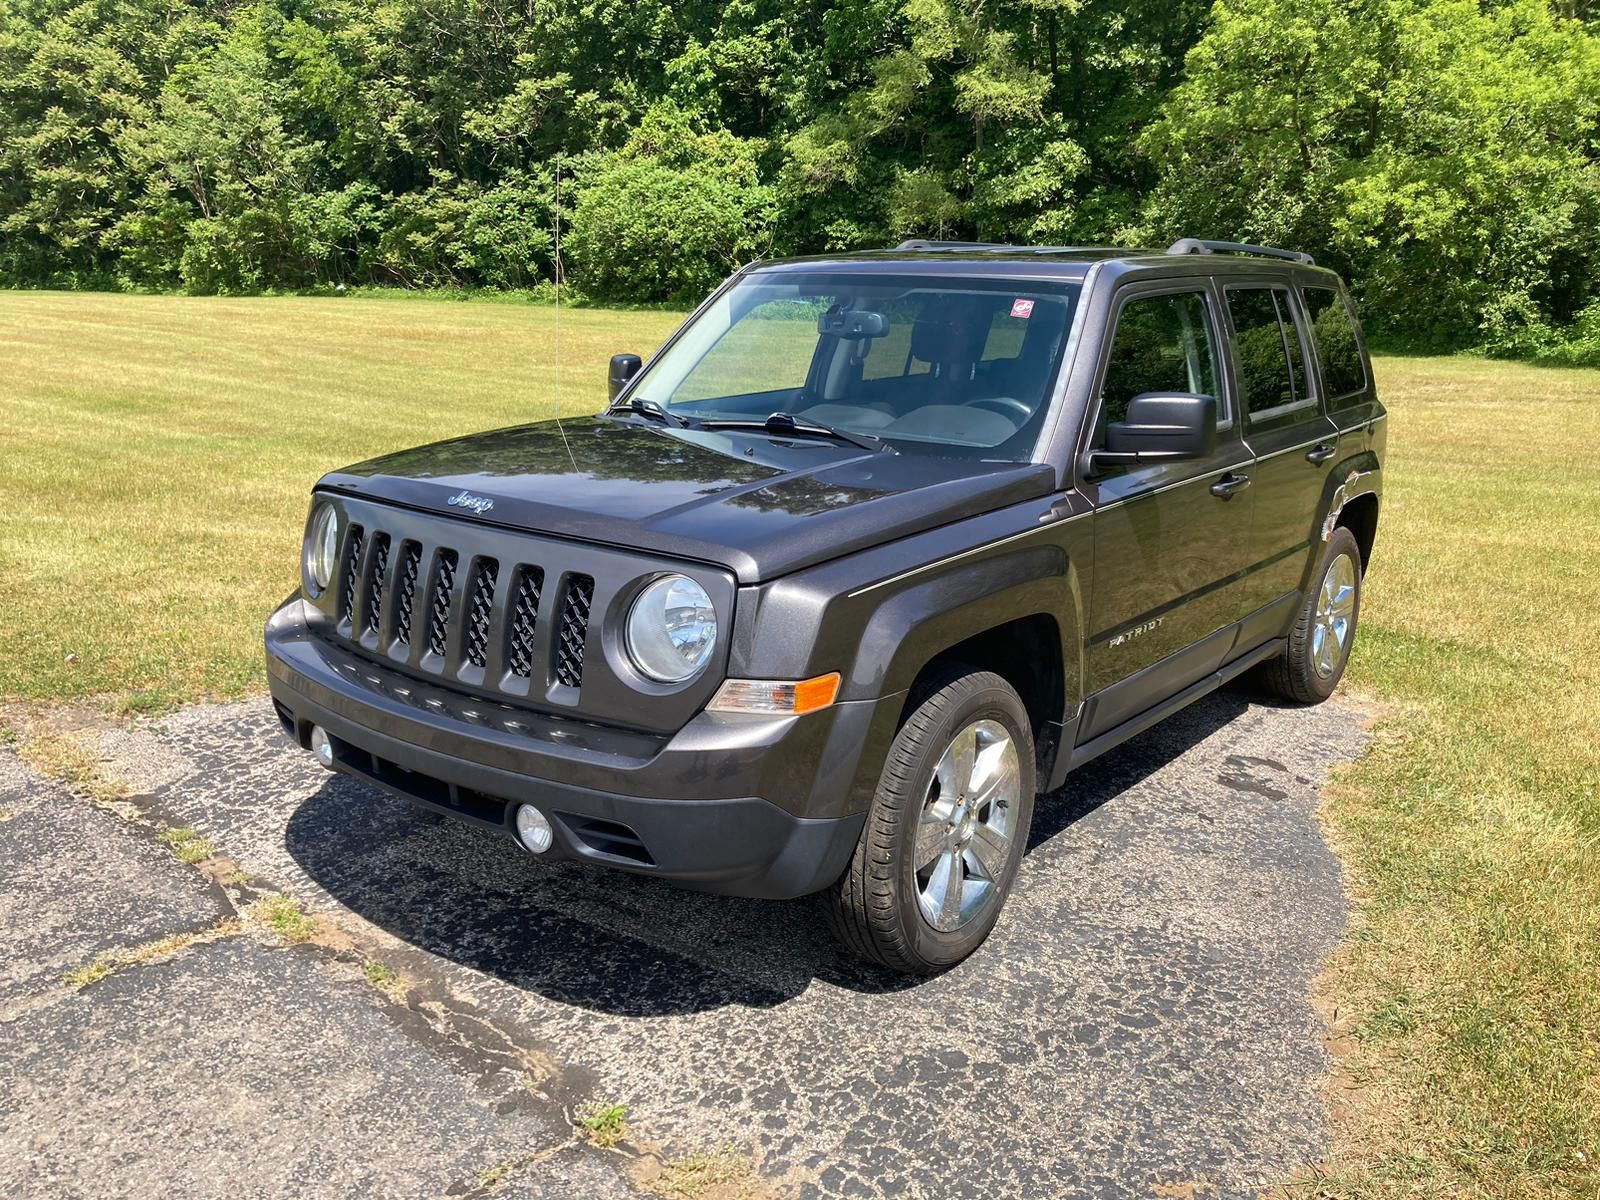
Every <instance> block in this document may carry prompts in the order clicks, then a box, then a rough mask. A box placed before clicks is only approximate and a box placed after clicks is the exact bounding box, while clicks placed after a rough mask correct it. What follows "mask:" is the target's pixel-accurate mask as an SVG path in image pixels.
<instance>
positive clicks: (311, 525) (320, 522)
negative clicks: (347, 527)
mask: <svg viewBox="0 0 1600 1200" xmlns="http://www.w3.org/2000/svg"><path fill="white" fill-rule="evenodd" d="M343 533H344V530H343V529H342V528H341V525H340V514H339V509H338V506H337V505H335V504H333V503H331V502H330V501H327V500H317V501H315V502H314V503H313V504H312V506H311V515H310V516H309V517H308V518H307V519H306V534H305V543H304V545H303V546H302V547H301V552H300V578H301V581H302V583H303V584H304V586H305V589H306V594H307V595H308V596H310V597H311V598H312V599H317V598H318V597H320V596H322V595H323V593H325V592H326V591H327V590H328V589H329V588H330V587H332V586H333V581H334V577H335V576H336V575H337V574H338V571H339V541H340V538H341V536H342V534H343ZM320 567H326V576H327V577H326V578H320V579H319V578H318V573H319V568H320Z"/></svg>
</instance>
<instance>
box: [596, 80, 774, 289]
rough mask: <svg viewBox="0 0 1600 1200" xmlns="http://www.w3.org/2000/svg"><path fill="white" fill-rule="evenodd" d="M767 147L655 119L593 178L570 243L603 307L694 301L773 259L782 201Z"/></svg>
mask: <svg viewBox="0 0 1600 1200" xmlns="http://www.w3.org/2000/svg"><path fill="white" fill-rule="evenodd" d="M760 148H761V147H760V144H759V143H755V142H747V141H741V140H740V139H738V138H735V137H733V136H732V135H731V134H728V133H725V132H720V131H719V132H715V133H701V132H698V131H696V130H695V129H694V128H693V127H692V125H691V123H690V121H689V120H688V118H687V117H685V116H684V115H683V114H682V113H680V112H678V111H677V110H676V109H671V108H662V109H657V110H653V111H652V112H650V113H649V114H647V115H646V117H645V119H644V121H643V122H642V124H641V126H640V128H639V129H638V130H637V131H636V132H635V133H634V135H633V137H631V138H630V139H629V141H628V144H627V145H626V146H624V147H623V149H622V150H620V151H619V152H617V153H616V154H614V155H612V156H610V157H608V158H606V159H604V160H602V161H601V162H600V163H599V165H598V166H597V167H595V168H594V169H593V170H592V172H591V173H589V174H588V175H587V176H586V178H584V179H583V180H581V181H580V182H581V185H582V186H581V191H580V193H579V196H578V202H577V206H576V209H575V211H574V212H573V215H572V230H571V235H570V237H569V239H568V241H567V243H566V245H565V249H566V251H567V252H568V253H569V254H570V258H571V271H572V278H573V281H574V282H575V283H577V284H578V285H579V287H580V288H582V290H583V291H584V293H585V294H586V295H590V296H594V297H596V298H597V299H617V300H636V301H649V300H669V301H677V302H679V303H692V302H694V301H697V300H699V299H700V298H701V297H702V296H704V295H705V293H706V292H707V291H708V290H709V289H710V288H712V287H714V286H715V285H716V284H717V283H719V282H721V280H722V279H723V278H724V277H726V276H727V275H728V274H729V273H730V272H731V271H733V270H734V269H735V268H737V267H739V266H740V265H741V264H743V263H745V262H748V261H749V260H750V259H753V258H757V257H760V256H761V254H763V253H764V252H766V249H767V245H768V238H769V236H770V231H771V224H772V207H773V198H772V191H771V189H770V188H768V187H766V186H764V185H763V184H762V183H761V182H760V175H759V172H758V171H757V167H756V156H757V154H758V153H759V151H760Z"/></svg>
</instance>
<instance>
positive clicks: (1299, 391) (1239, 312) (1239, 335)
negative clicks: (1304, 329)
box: [1228, 288, 1311, 415]
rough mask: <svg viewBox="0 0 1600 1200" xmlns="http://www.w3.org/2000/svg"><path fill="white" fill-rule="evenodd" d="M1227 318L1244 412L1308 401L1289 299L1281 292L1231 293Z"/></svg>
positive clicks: (1233, 290) (1248, 290) (1238, 290)
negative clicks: (1230, 330) (1235, 357)
mask: <svg viewBox="0 0 1600 1200" xmlns="http://www.w3.org/2000/svg"><path fill="white" fill-rule="evenodd" d="M1228 315H1229V316H1230V317H1231V318H1232V319H1233V332H1234V338H1233V344H1234V353H1235V354H1236V355H1237V356H1238V361H1239V390H1240V391H1241V392H1242V393H1243V406H1244V410H1245V412H1247V413H1250V414H1252V415H1258V414H1261V413H1265V412H1270V411H1271V410H1273V409H1278V408H1287V407H1289V406H1291V405H1293V404H1295V403H1296V402H1297V401H1301V400H1308V399H1310V395H1311V394H1310V392H1309V391H1308V390H1307V388H1306V370H1305V363H1304V362H1303V361H1302V359H1301V357H1300V336H1299V334H1298V333H1297V332H1296V331H1295V325H1294V315H1293V312H1292V311H1291V309H1290V307H1289V293H1287V292H1285V291H1283V290H1281V289H1279V288H1229V289H1228Z"/></svg>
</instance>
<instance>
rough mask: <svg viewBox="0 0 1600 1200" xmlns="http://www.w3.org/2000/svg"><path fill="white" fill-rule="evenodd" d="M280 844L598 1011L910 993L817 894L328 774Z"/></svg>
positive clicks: (444, 936) (1203, 730)
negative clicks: (534, 847)
mask: <svg viewBox="0 0 1600 1200" xmlns="http://www.w3.org/2000/svg"><path fill="white" fill-rule="evenodd" d="M1251 699H1253V697H1250V696H1248V695H1246V694H1243V693H1240V692H1236V691H1234V690H1231V689H1225V690H1224V691H1222V692H1219V693H1217V694H1215V695H1213V696H1210V697H1208V698H1206V699H1205V700H1202V701H1200V702H1198V703H1196V704H1194V705H1193V706H1191V707H1190V708H1188V709H1187V710H1185V711H1184V712H1182V713H1179V714H1177V715H1176V716H1174V717H1172V718H1170V719H1168V720H1167V721H1164V722H1162V723H1161V724H1160V725H1157V726H1156V727H1155V728H1153V729H1151V730H1149V731H1147V732H1145V733H1143V734H1141V735H1140V736H1139V737H1137V738H1135V739H1133V740H1132V741H1130V742H1128V743H1127V744H1126V745H1124V746H1121V747H1119V748H1117V749H1116V750H1114V751H1112V752H1111V753H1109V754H1107V755H1105V756H1104V757H1102V758H1100V759H1098V760H1096V761H1095V762H1093V763H1091V764H1089V765H1087V766H1086V767H1084V768H1082V769H1081V770H1079V771H1077V772H1075V773H1074V774H1073V775H1072V776H1070V777H1069V779H1068V782H1067V785H1066V786H1065V787H1064V788H1062V789H1060V790H1059V791H1058V792H1056V793H1054V794H1052V795H1049V796H1042V797H1040V798H1039V801H1038V803H1037V805H1036V807H1035V812H1034V822H1033V831H1032V834H1031V836H1030V838H1029V843H1028V849H1029V850H1030V851H1032V850H1033V849H1035V848H1036V847H1038V846H1039V845H1041V844H1042V843H1044V842H1046V841H1048V840H1049V839H1051V838H1053V837H1056V836H1057V835H1059V834H1061V833H1062V832H1064V831H1065V830H1067V829H1069V828H1071V826H1072V825H1074V824H1075V823H1076V822H1078V821H1080V820H1082V819H1083V818H1084V817H1086V816H1088V815H1089V814H1091V813H1093V812H1094V811H1095V810H1096V809H1099V808H1100V807H1102V806H1103V805H1105V804H1107V803H1108V802H1110V801H1112V800H1114V799H1115V798H1116V797H1117V796H1118V795H1119V794H1121V793H1122V792H1124V791H1126V790H1127V789H1128V788H1131V787H1133V786H1135V785H1136V784H1138V783H1140V782H1141V781H1142V780H1144V779H1145V778H1147V777H1148V776H1149V775H1151V774H1152V773H1153V772H1155V771H1157V770H1159V769H1160V768H1162V767H1164V766H1166V765H1167V764H1169V763H1171V762H1172V761H1174V760H1175V759H1178V758H1179V757H1181V756H1182V755H1183V754H1185V753H1186V752H1187V751H1188V750H1190V749H1191V748H1192V747H1194V746H1195V745H1197V744H1198V743H1200V742H1201V741H1203V740H1205V739H1206V738H1208V737H1210V736H1211V735H1212V734H1214V733H1216V732H1217V731H1219V730H1220V729H1222V728H1224V727H1225V726H1227V725H1228V724H1229V723H1230V722H1231V721H1233V720H1234V719H1235V718H1237V717H1239V716H1240V715H1242V714H1243V713H1244V712H1246V711H1247V709H1248V707H1249V701H1250V700H1251ZM285 837H286V843H287V849H288V851H289V853H290V855H291V856H292V857H293V858H294V859H295V861H296V862H297V863H298V864H299V865H300V866H301V868H302V869H304V870H305V872H306V873H307V875H308V876H309V877H310V878H311V879H312V880H313V881H314V882H315V883H316V884H317V885H318V886H320V887H321V888H323V889H324V890H325V891H326V892H327V893H328V894H329V895H330V896H331V897H332V898H333V899H334V900H336V901H337V902H339V903H340V904H342V905H344V906H345V907H347V908H349V909H350V910H351V911H353V912H355V913H356V914H358V915H359V916H361V917H363V918H365V919H366V920H368V921H370V922H372V923H373V924H374V925H376V926H378V927H379V928H381V929H383V930H385V931H387V932H388V933H390V934H392V935H394V936H395V937H397V938H400V939H402V940H403V941H405V942H408V943H410V944H411V945H413V946H415V947H417V948H418V949H421V950H424V951H426V952H428V953H430V954H433V955H437V956H439V957H441V958H444V959H447V960H450V961H452V962H455V963H457V964H459V965H461V966H463V967H466V968H469V969H471V970H473V971H478V972H482V973H485V974H487V975H491V976H494V977H497V978H499V979H501V980H503V981H504V982H506V983H508V984H510V985H511V986H513V987H515V988H519V989H523V990H529V991H533V992H537V993H539V994H541V995H543V996H546V997H548V998H550V999H553V1000H556V1001H558V1002H560V1003H564V1004H571V1005H578V1006H581V1007H584V1008H587V1009H591V1010H595V1011H599V1012H605V1013H610V1014H615V1015H619V1016H666V1015H672V1014H679V1013H691V1012H701V1011H705V1010H708V1009H715V1008H719V1007H723V1006H727V1005H740V1006H746V1007H757V1008H765V1007H771V1006H773V1005H776V1004H780V1003H782V1002H784V1001H785V1000H788V999H791V998H793V997H794V996H797V995H799V994H801V993H802V992H804V991H805V989H806V988H807V987H808V986H809V985H810V983H811V982H812V981H813V980H822V981H824V982H827V983H831V984H835V985H837V986H840V987H844V988H848V989H851V990H853V991H858V992H863V993H872V994H876V993H884V992H891V991H896V990H901V989H904V988H908V987H913V986H916V984H917V983H919V982H920V981H919V980H915V979H908V978H905V977H902V976H898V975H895V974H892V973H890V972H886V971H880V970H877V969H874V968H871V967H867V966H865V965H863V964H860V963H858V962H856V961H855V960H854V959H852V958H850V957H848V956H847V955H846V954H845V953H844V952H843V951H842V950H840V949H839V948H838V946H837V945H836V944H835V942H834V941H833V938H832V936H831V934H830V933H829V932H828V929H827V926H826V923H825V921H824V918H823V911H822V902H821V898H820V897H814V898H811V899H808V900H803V901H798V902H778V901H763V900H747V899H740V898H736V897H727V896H712V895H706V894H701V893H697V892H691V891H686V890H683V889H681V888H677V887H673V886H672V885H670V884H667V883H664V882H662V881H660V880H655V879H648V878H642V877H638V876H632V875H627V874H624V873H622V872H615V871H608V870H605V869H603V868H597V867H593V866H590V865H588V864H584V863H573V862H539V861H535V860H533V859H532V858H531V857H530V856H529V855H528V854H526V853H525V852H524V851H522V850H521V849H520V848H518V847H517V846H516V845H515V844H514V843H513V842H512V841H511V840H510V839H509V838H503V837H498V836H496V835H494V834H492V833H490V832H488V831H485V830H481V829H478V828H475V827H467V826H465V825H463V824H461V823H458V822H455V821H452V820H449V819H448V818H444V817H441V816H437V815H435V814H433V813H430V812H425V811H422V810H420V809H418V808H416V807H415V806H413V805H411V804H408V803H407V802H405V801H403V800H400V799H398V798H395V797H392V796H388V795H387V794H382V793H378V792H376V790H375V789H373V788H370V787H368V786H367V785H365V784H362V783H360V782H358V781H356V780H353V779H350V778H348V777H345V776H337V777H333V776H330V777H329V778H328V779H327V780H326V782H324V783H323V785H322V787H321V788H319V789H318V790H317V791H316V792H315V793H314V794H312V795H310V796H309V797H307V798H306V799H305V800H304V801H303V802H302V803H301V804H300V805H299V807H298V808H297V809H296V810H295V812H294V813H293V815H292V816H291V817H290V820H289V823H288V828H287V830H286V833H285ZM1026 869H1027V868H1026V863H1025V864H1024V871H1026Z"/></svg>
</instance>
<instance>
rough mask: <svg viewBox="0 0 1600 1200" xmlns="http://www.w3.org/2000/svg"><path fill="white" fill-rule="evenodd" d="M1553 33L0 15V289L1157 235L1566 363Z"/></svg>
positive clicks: (1567, 245) (1589, 101) (588, 17)
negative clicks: (1281, 253) (1305, 266)
mask: <svg viewBox="0 0 1600 1200" xmlns="http://www.w3.org/2000/svg"><path fill="white" fill-rule="evenodd" d="M1585 3H1586V0H1585ZM1585 3H1580V4H1577V6H1576V7H1575V6H1574V5H1573V4H1568V3H1563V4H1554V5H1552V4H1551V3H1549V0H1503V2H1502V0H1217V2H1216V3H1214V4H1212V3H1208V2H1202V0H1162V2H1157V0H1126V2H1124V0H1003V2H1002V0H850V2H848V3H835V2H832V0H810V2H808V3H803V4H802V3H798V2H796V0H728V2H726V3H721V2H712V0H679V2H675V3H671V4H667V3H650V2H648V0H516V2H511V0H0V282H3V283H5V284H7V285H10V286H46V287H70V288H123V289H181V290H185V291H190V292H201V293H248V292H254V291H261V290H269V289H289V290H293V289H317V288H327V287H334V286H337V285H340V284H347V285H355V284H361V285H389V286H398V287H406V288H439V287H444V288H496V289H522V288H532V289H538V288H548V287H549V286H550V285H551V283H552V282H553V281H554V280H556V279H557V278H558V277H559V278H561V279H562V280H563V281H564V282H565V283H566V284H567V286H568V287H569V288H571V289H572V291H573V292H575V293H578V294H581V295H582V296H585V297H589V298H593V299H595V300H597V301H618V300H621V301H632V302H645V301H671V302H679V303H682V302H686V301H692V300H694V299H697V298H698V297H699V296H700V295H701V294H702V293H703V292H704V291H705V290H706V289H707V288H709V287H710V286H712V285H713V284H714V283H715V282H716V281H717V280H719V279H720V278H722V277H723V276H724V275H725V274H727V273H728V272H729V271H731V270H732V269H733V268H735V267H736V266H738V265H739V264H741V263H743V262H746V261H748V260H750V259H752V258H756V257H761V256H767V255H787V254H798V253H818V252H826V251H830V250H841V249H854V248H858V247H863V246H882V245H892V244H894V243H895V242H896V241H898V240H900V239H902V238H904V237H908V236H929V237H943V238H970V239H979V240H992V241H1015V242H1030V243H1044V244H1054V245H1070V244H1086V243H1089V244H1092V243H1106V242H1114V243H1121V244H1147V245H1164V244H1166V243H1167V242H1168V241H1170V240H1172V239H1174V238H1176V237H1179V236H1184V235H1190V236H1202V237H1220V238H1226V239H1233V240H1247V241H1265V242H1271V243H1275V244H1281V245H1288V246H1293V247H1297V248H1302V249H1307V250H1310V251H1312V252H1313V253H1315V254H1316V255H1317V257H1318V260H1319V261H1322V262H1326V263H1328V264H1329V265H1332V266H1334V267H1336V268H1338V269H1339V270H1341V271H1342V272H1344V273H1346V274H1347V276H1349V277H1350V278H1351V279H1352V280H1353V282H1354V284H1355V286H1356V290H1357V294H1358V296H1359V298H1360V300H1361V302H1362V305H1363V310H1364V317H1365V320H1366V323H1367V325H1368V328H1369V330H1370V331H1372V332H1373V333H1375V334H1377V335H1378V336H1380V337H1386V338H1388V339H1391V340H1393V341H1397V342H1404V343H1408V344H1411V345H1415V346H1418V347H1428V348H1447V347H1463V346H1480V347H1485V348H1487V349H1490V350H1492V351H1497V352H1501V353H1512V354H1521V355H1528V356H1534V357H1545V358H1551V359H1566V360H1570V361H1589V360H1593V361H1597V362H1600V219H1597V218H1600V186H1597V184H1600V177H1597V158H1600V154H1597V142H1596V134H1597V116H1600V48H1597V41H1596V38H1597V33H1596V30H1595V27H1594V26H1593V25H1592V24H1591V22H1590V15H1591V14H1590V13H1589V12H1588V10H1587V8H1586V7H1585ZM558 234H559V239H558Z"/></svg>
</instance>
